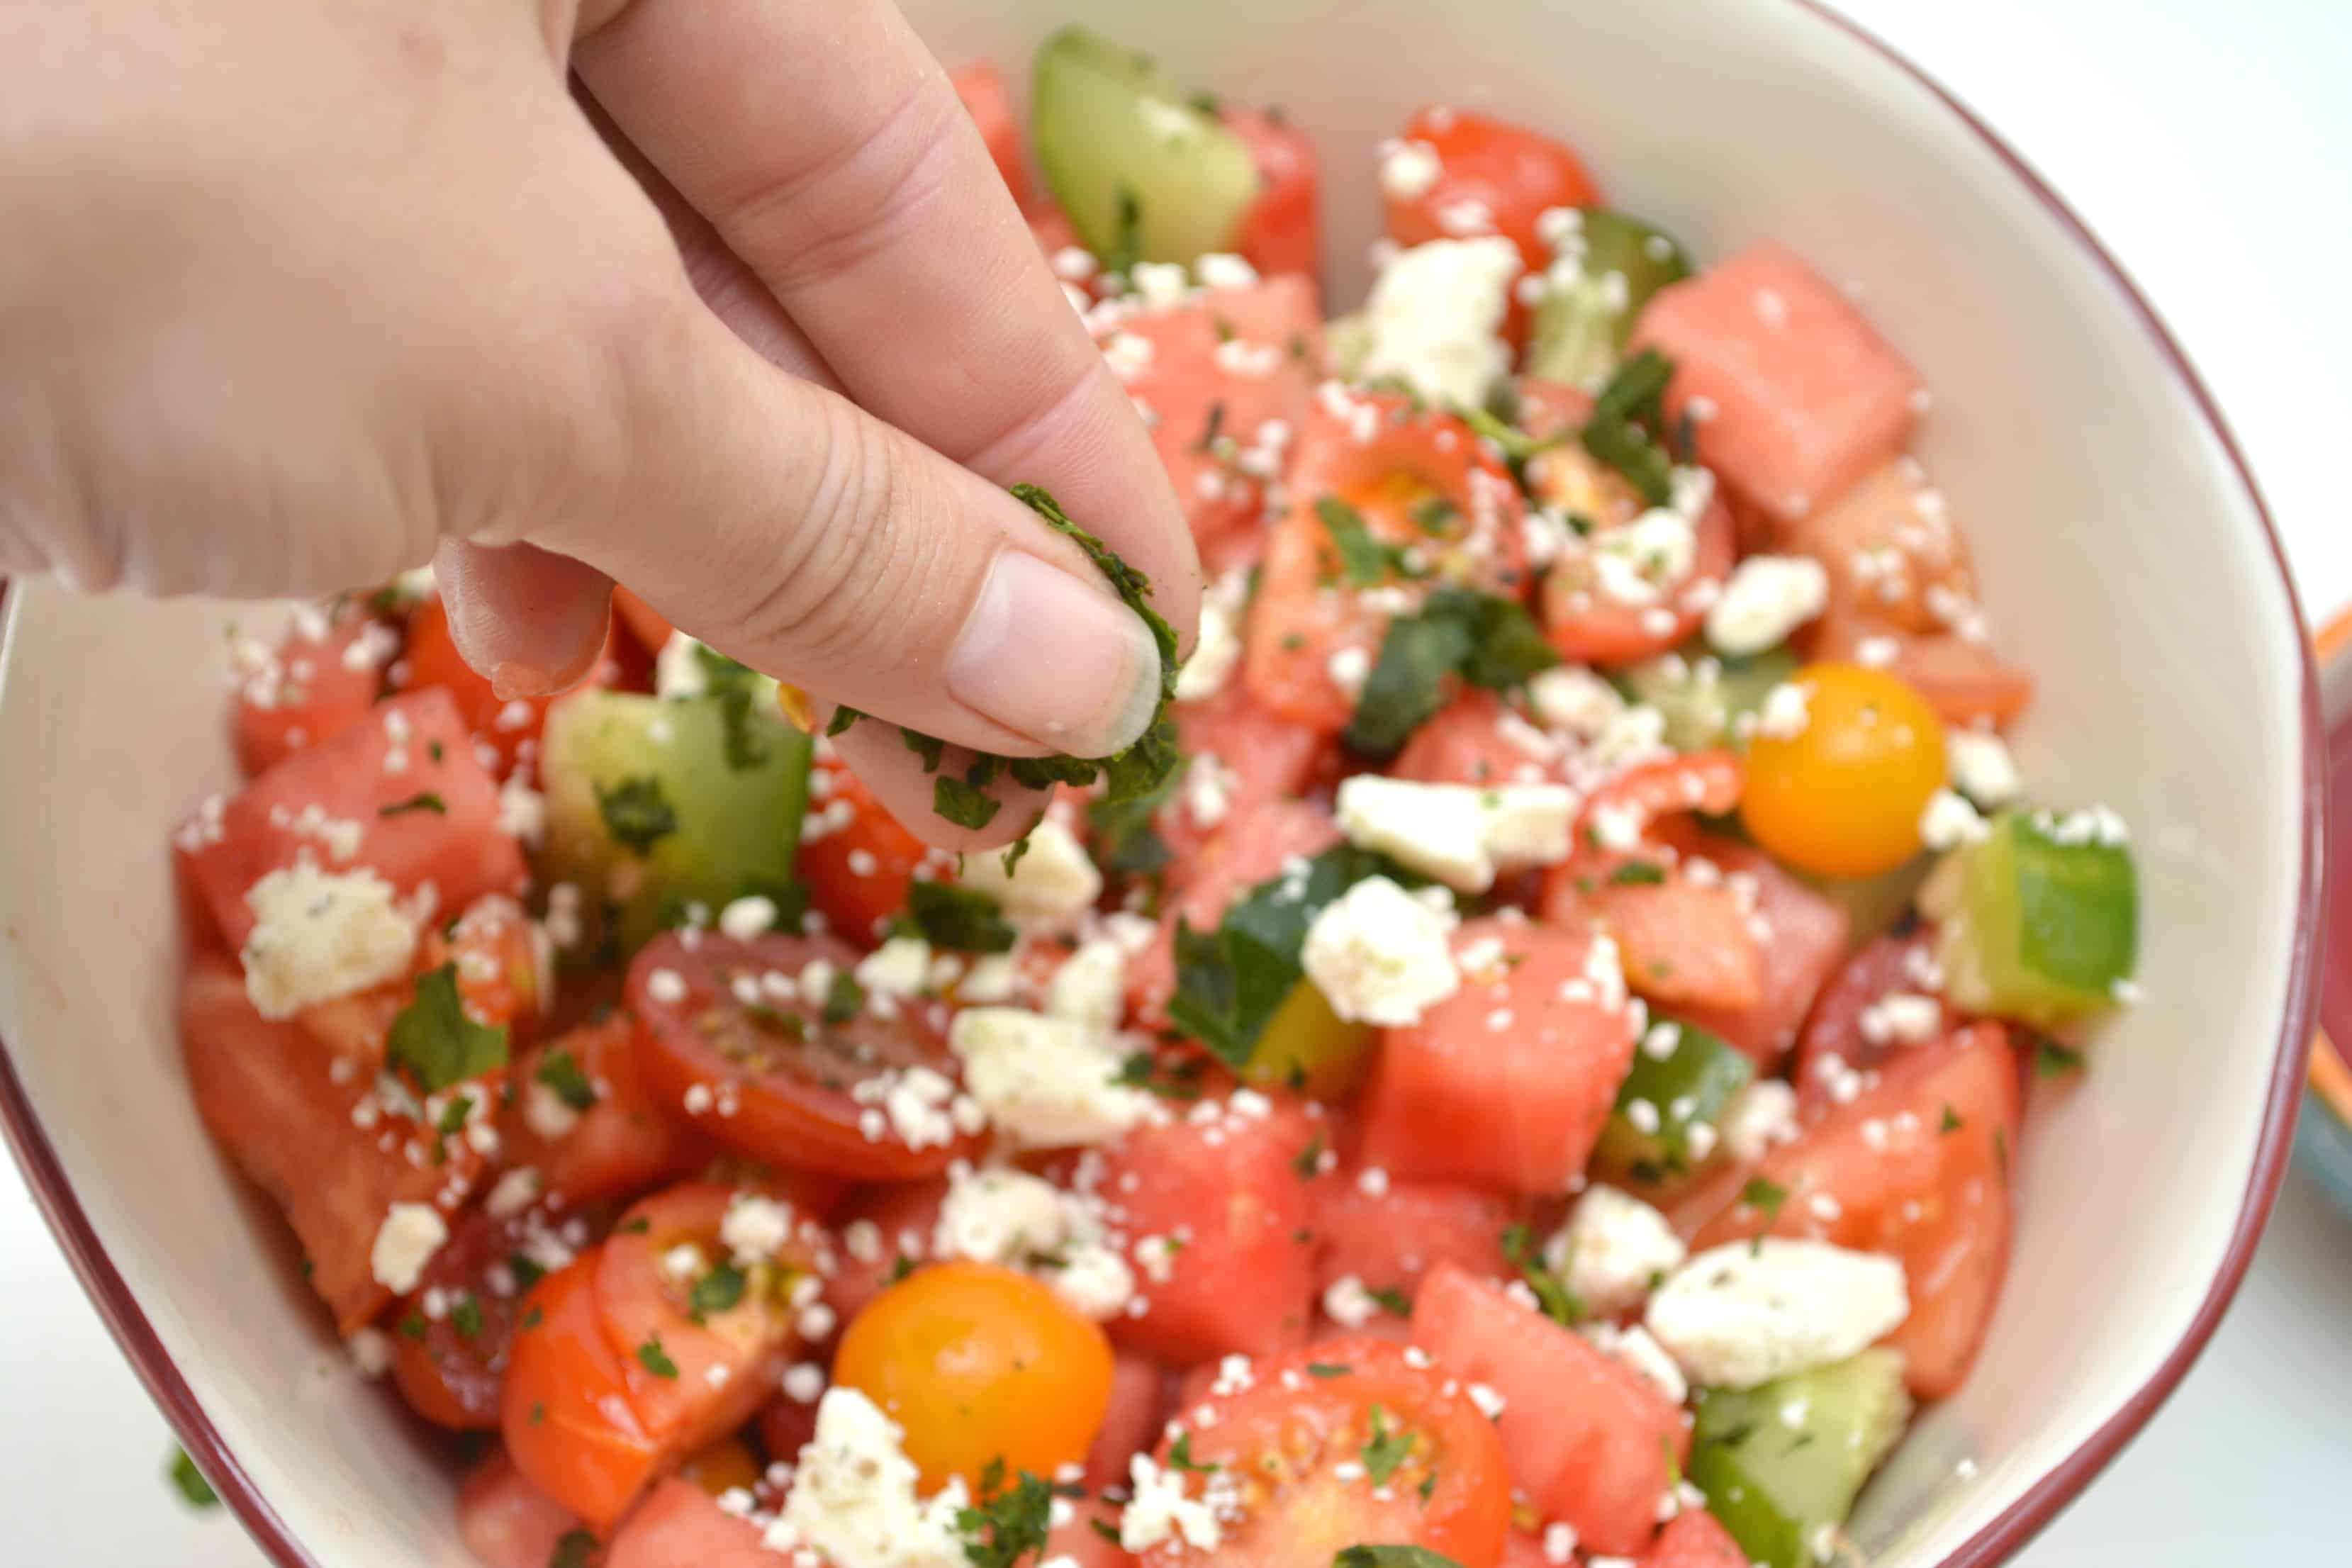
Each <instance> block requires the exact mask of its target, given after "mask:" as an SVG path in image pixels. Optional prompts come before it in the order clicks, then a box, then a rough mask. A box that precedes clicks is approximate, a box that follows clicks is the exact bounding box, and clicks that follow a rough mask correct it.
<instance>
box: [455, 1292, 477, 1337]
mask: <svg viewBox="0 0 2352 1568" xmlns="http://www.w3.org/2000/svg"><path fill="white" fill-rule="evenodd" d="M449 1326H450V1327H451V1328H453V1329H456V1330H457V1334H458V1337H459V1338H461V1339H468V1340H470V1339H475V1338H478V1337H479V1335H480V1334H481V1331H482V1303H481V1302H480V1301H478V1300H476V1299H475V1296H474V1293H473V1292H472V1291H471V1290H467V1291H466V1292H464V1293H463V1294H461V1295H459V1296H458V1298H457V1300H455V1301H454V1302H452V1303H450V1306H449Z"/></svg>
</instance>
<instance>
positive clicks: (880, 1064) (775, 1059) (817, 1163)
mask: <svg viewBox="0 0 2352 1568" xmlns="http://www.w3.org/2000/svg"><path fill="white" fill-rule="evenodd" d="M857 956H858V955H857V952H856V949H854V948H851V947H848V946H845V944H843V943H841V942H832V941H828V940H824V939H820V938H812V937H797V936H780V935H771V936H763V937H759V938H756V939H754V940H752V941H750V942H738V941H735V940H734V939H732V938H730V937H722V936H715V935H711V934H709V933H701V934H699V935H698V936H697V937H696V939H695V940H694V942H693V945H691V946H689V945H688V941H687V939H686V937H684V936H682V935H680V934H678V933H676V932H672V933H670V934H668V935H666V936H662V937H658V938H656V939H655V940H654V941H653V942H649V943H647V944H646V948H645V950H644V951H643V952H639V953H638V954H637V957H636V961H635V963H632V964H631V965H630V967H629V984H628V997H629V1006H630V1009H631V1010H632V1011H633V1012H635V1015H636V1017H637V1044H638V1068H639V1070H640V1071H641V1072H642V1073H643V1074H644V1075H645V1081H646V1087H647V1089H649V1090H650V1091H651V1092H652V1094H653V1096H654V1098H655V1100H656V1102H657V1103H660V1104H662V1105H664V1106H665V1107H675V1108H677V1111H678V1113H679V1114H682V1115H684V1116H686V1117H687V1118H688V1120H689V1121H692V1122H693V1123H694V1125H695V1126H697V1127H698V1128H699V1129H701V1130H702V1131H704V1132H706V1133H708V1134H709V1136H711V1137H712V1138H715V1139H717V1140H718V1141H719V1142H721V1143H725V1144H727V1145H728V1146H729V1147H730V1148H734V1149H738V1150H740V1151H741V1152H744V1153H746V1154H750V1155H751V1156H752V1157H753V1158H755V1159H761V1160H766V1161H769V1162H771V1163H774V1164H778V1165H783V1166H788V1167H792V1168H794V1169H799V1170H812V1171H824V1172H829V1173H833V1174H835V1175H841V1176H851V1177H855V1178H857V1179H859V1180H862V1181H902V1180H906V1179H908V1178H910V1177H915V1176H927V1175H930V1174H933V1173H936V1172H939V1171H942V1170H945V1169H946V1168H947V1166H948V1164H949V1163H950V1162H951V1161H953V1160H956V1159H959V1158H962V1157H965V1156H968V1155H969V1154H970V1153H971V1151H972V1149H973V1148H974V1147H975V1146H976V1144H975V1140H974V1139H973V1138H971V1136H969V1135H965V1134H961V1133H958V1132H956V1131H954V1130H953V1128H952V1127H951V1126H948V1125H945V1124H944V1122H943V1121H940V1122H939V1124H936V1125H933V1126H928V1127H924V1128H922V1129H920V1130H919V1131H917V1133H916V1134H915V1136H914V1137H913V1138H912V1139H911V1140H910V1139H909V1137H908V1134H907V1133H906V1132H905V1131H902V1130H901V1128H900V1127H899V1125H898V1123H897V1121H894V1120H893V1119H892V1118H890V1117H888V1116H887V1115H886V1114H885V1113H884V1111H883V1109H882V1106H881V1103H880V1101H881V1096H880V1095H879V1094H878V1093H877V1089H879V1088H880V1087H881V1085H882V1080H884V1079H885V1077H886V1075H891V1074H898V1075H904V1074H906V1073H908V1072H909V1071H911V1070H913V1069H917V1068H928V1069H929V1070H930V1071H932V1072H935V1073H937V1074H939V1075H940V1077H941V1078H942V1079H945V1080H947V1081H948V1082H949V1083H950V1086H951V1085H952V1083H953V1080H954V1077H955V1072H956V1065H955V1060H954V1058H952V1057H951V1056H950V1055H949V1054H948V1050H947V1045H946V1042H945V1040H943V1039H942V1038H941V1037H940V1034H939V1032H938V1031H937V1030H936V1029H934V1028H932V1027H930V1026H929V1025H928V1024H927V1023H925V1022H924V1021H923V1019H922V1018H921V1016H919V1015H921V1014H922V1013H923V1012H924V1011H925V1009H922V1008H918V1007H911V1006H910V1007H905V1008H902V1009H900V1010H899V1011H898V1013H896V1014H895V1015H894V1016H891V1017H888V1018H883V1017H878V1016H876V1015H874V1014H873V1013H871V1012H869V1011H865V1010H862V1009H861V1010H859V1011H857V1012H856V1013H855V1014H853V1015H852V1016H847V1017H842V1016H840V1014H839V1010H838V1009H837V1008H835V1007H833V1006H831V1005H829V1004H830V1003H831V1002H832V999H833V998H832V992H833V988H832V987H831V986H830V984H827V971H828V970H829V971H830V973H831V974H832V975H842V974H845V973H847V972H848V971H849V970H850V969H851V968H853V967H854V966H855V965H856V963H857ZM819 965H822V966H824V967H822V968H820V967H817V966H819ZM811 991H817V992H819V993H821V994H815V995H811V994H807V993H809V992H811ZM828 1012H831V1013H833V1015H834V1016H833V1019H832V1021H828V1018H827V1014H828ZM868 1086H873V1087H868ZM861 1092H862V1093H863V1098H861ZM938 1109H940V1110H941V1111H942V1112H944V1110H945V1107H944V1106H940V1107H938ZM935 1120H937V1119H935Z"/></svg>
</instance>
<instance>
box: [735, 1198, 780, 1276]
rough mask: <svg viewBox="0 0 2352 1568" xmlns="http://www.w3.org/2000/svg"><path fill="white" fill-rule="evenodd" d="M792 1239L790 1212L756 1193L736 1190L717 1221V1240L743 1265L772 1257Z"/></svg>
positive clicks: (745, 1266)
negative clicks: (725, 1211) (724, 1212)
mask: <svg viewBox="0 0 2352 1568" xmlns="http://www.w3.org/2000/svg"><path fill="white" fill-rule="evenodd" d="M792 1238H793V1211H792V1210H791V1209H789V1208H787V1207H785V1206H784V1205H782V1204H780V1203H778V1202H776V1200H775V1199H773V1198H771V1197H765V1196H762V1195H761V1194H758V1193H737V1194H735V1195H734V1196H733V1197H731V1198H730V1199H729V1200H728V1201H727V1213H726V1214H725V1215H722V1216H721V1217H720V1219H719V1242H720V1243H721V1244H722V1245H723V1246H725V1247H726V1248H727V1250H728V1252H729V1254H730V1256H732V1258H734V1260H735V1261H736V1263H737V1264H739V1265H740V1266H742V1267H744V1268H749V1267H750V1266H751V1265H752V1264H754V1263H761V1262H764V1261H766V1260H767V1259H769V1258H773V1257H775V1255H776V1254H777V1253H779V1252H782V1250H783V1249H784V1243H786V1242H788V1241H790V1240H791V1239H792Z"/></svg>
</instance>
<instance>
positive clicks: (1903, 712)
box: [1740, 664, 1946, 877]
mask: <svg viewBox="0 0 2352 1568" xmlns="http://www.w3.org/2000/svg"><path fill="white" fill-rule="evenodd" d="M1794 685H1795V686H1796V688H1797V689H1799V690H1800V691H1802V692H1803V693H1804V694H1805V727H1804V728H1803V729H1802V730H1801V731H1799V732H1798V733H1796V734H1794V735H1790V736H1775V735H1767V734H1764V733H1761V732H1759V734H1758V735H1757V736H1756V738H1755V741H1754V742H1752V743H1751V744H1750V745H1749V747H1748V791H1747V795H1746V797H1745V798H1744V800H1743V801H1742V803H1741V805H1740V820H1741V821H1743V822H1745V823H1746V824H1747V826H1748V832H1749V834H1751V835H1752V836H1753V837H1755V839H1756V842H1757V843H1759V844H1760V845H1762V846H1763V847H1765V848H1767V849H1769V850H1770V851H1771V852H1772V853H1773V854H1775V855H1777V856H1779V857H1780V858H1781V859H1783V860H1785V861H1787V862H1788V863H1789V864H1790V865H1791V866H1794V867H1796V868H1799V869H1800V870H1805V871H1815V872H1819V873H1820V874H1822V876H1826V877H1871V876H1875V875H1877V874H1878V873H1879V872H1881V871H1890V870H1893V869H1894V868H1895V867H1897V866H1900V865H1901V864H1903V862H1904V861H1906V860H1908V859H1909V858H1911V857H1912V856H1914V855H1916V854H1917V853H1918V852H1919V817H1920V814H1921V813H1922V812H1924V811H1926V810H1927V800H1928V797H1929V796H1931V795H1934V794H1935V793H1936V792H1937V790H1938V789H1941V788H1942V787H1943V785H1944V780H1945V776H1946V773H1945V762H1944V725H1943V721H1941V720H1939V719H1937V717H1936V710H1935V709H1933V708H1932V707H1930V706H1928V704H1927V699H1926V698H1924V697H1922V696H1921V695H1920V694H1919V692H1918V690H1917V689H1916V688H1915V687H1913V686H1912V685H1911V684H1910V683H1909V682H1908V681H1906V680H1905V679H1903V678H1902V677H1901V676H1899V675H1896V674H1895V673H1894V672H1892V671H1891V670H1885V669H1872V668H1865V667H1864V666H1862V665H1858V664H1814V665H1808V666H1806V667H1805V668H1803V669H1801V670H1799V671H1798V672H1797V675H1796V679H1795V681H1794Z"/></svg>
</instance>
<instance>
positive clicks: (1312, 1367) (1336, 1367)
mask: <svg viewBox="0 0 2352 1568" xmlns="http://www.w3.org/2000/svg"><path fill="white" fill-rule="evenodd" d="M1355 1370H1356V1369H1355V1368H1354V1367H1352V1366H1341V1365H1340V1364H1339V1363H1337V1362H1328V1361H1310V1362H1308V1363H1307V1376H1309V1377H1324V1378H1330V1377H1347V1376H1349V1375H1351V1374H1352V1373H1354V1372H1355Z"/></svg>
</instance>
